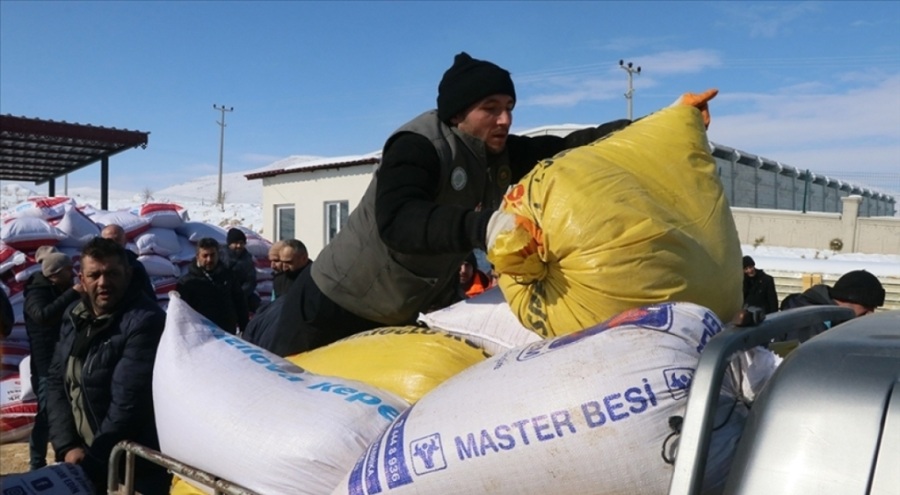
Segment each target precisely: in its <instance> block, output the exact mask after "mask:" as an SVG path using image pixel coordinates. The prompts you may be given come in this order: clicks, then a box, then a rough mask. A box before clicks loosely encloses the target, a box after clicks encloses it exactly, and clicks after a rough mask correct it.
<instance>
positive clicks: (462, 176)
mask: <svg viewBox="0 0 900 495" xmlns="http://www.w3.org/2000/svg"><path fill="white" fill-rule="evenodd" d="M468 181H469V176H468V175H466V171H465V170H463V168H462V167H456V168H454V169H453V171H452V172H450V185H451V186H453V189H454V190H456V191H462V190H463V188H464V187H466V182H468Z"/></svg>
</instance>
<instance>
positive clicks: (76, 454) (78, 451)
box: [63, 447, 85, 464]
mask: <svg viewBox="0 0 900 495" xmlns="http://www.w3.org/2000/svg"><path fill="white" fill-rule="evenodd" d="M84 456H85V452H84V449H83V448H81V447H75V448H74V449H72V450H70V451H68V452H66V458H65V459H63V461H64V462H68V463H69V464H80V463H81V461H82V460H84Z"/></svg>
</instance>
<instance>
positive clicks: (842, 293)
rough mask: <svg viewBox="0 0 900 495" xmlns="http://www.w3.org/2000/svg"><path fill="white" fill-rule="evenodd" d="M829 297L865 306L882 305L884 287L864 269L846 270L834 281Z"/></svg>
mask: <svg viewBox="0 0 900 495" xmlns="http://www.w3.org/2000/svg"><path fill="white" fill-rule="evenodd" d="M831 298H832V299H837V300H840V301H846V302H851V303H856V304H861V305H863V306H865V307H867V308H877V307H880V306H884V287H882V285H881V282H879V281H878V278H876V277H875V275H872V274H871V273H869V272H867V271H865V270H855V271H852V272H847V273H845V274H844V275H842V276H841V278H839V279H838V281H837V282H835V284H834V287H833V288H832V289H831Z"/></svg>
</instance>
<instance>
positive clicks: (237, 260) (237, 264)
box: [225, 249, 259, 310]
mask: <svg viewBox="0 0 900 495" xmlns="http://www.w3.org/2000/svg"><path fill="white" fill-rule="evenodd" d="M226 251H228V254H227V260H228V261H227V262H226V263H225V266H227V267H228V268H229V269H230V270H231V271H232V272H234V275H235V277H236V278H237V280H238V283H239V284H240V286H241V292H243V293H244V299H246V301H247V306H248V308H252V310H255V309H256V308H257V307H258V306H259V296H258V295H257V294H256V265H255V264H254V263H253V255H251V254H250V252H249V251H247V250H246V249H244V250H242V251H241V254H239V255H236V254H235V253H234V251H232V250H231V249H227V250H226Z"/></svg>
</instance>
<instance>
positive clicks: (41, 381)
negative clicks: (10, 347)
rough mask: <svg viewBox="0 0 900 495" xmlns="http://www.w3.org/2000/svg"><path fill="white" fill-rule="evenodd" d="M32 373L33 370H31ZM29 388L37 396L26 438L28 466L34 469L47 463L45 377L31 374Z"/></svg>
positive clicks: (47, 432)
mask: <svg viewBox="0 0 900 495" xmlns="http://www.w3.org/2000/svg"><path fill="white" fill-rule="evenodd" d="M32 373H34V371H32ZM31 388H32V389H33V390H34V395H35V396H37V403H38V412H37V415H36V416H35V417H34V426H33V427H32V428H31V438H29V439H28V452H29V454H30V460H29V462H28V466H29V468H30V469H31V470H32V471H34V470H35V469H40V468H42V467H44V466H46V465H47V443H48V442H49V441H50V425H49V423H48V422H47V377H46V376H36V375H34V374H32V375H31Z"/></svg>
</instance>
